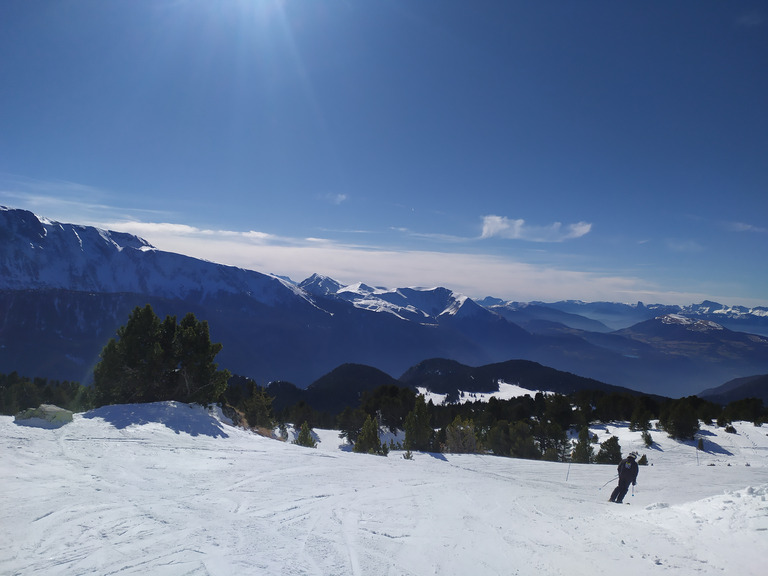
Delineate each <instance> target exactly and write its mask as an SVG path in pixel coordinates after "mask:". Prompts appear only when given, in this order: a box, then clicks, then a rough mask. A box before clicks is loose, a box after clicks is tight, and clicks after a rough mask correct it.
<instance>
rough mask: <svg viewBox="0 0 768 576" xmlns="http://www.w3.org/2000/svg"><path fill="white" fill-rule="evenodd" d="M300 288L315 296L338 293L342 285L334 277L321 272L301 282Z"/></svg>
mask: <svg viewBox="0 0 768 576" xmlns="http://www.w3.org/2000/svg"><path fill="white" fill-rule="evenodd" d="M299 288H301V289H302V290H305V291H306V292H309V293H310V294H313V295H315V296H330V295H333V294H336V293H337V292H338V291H339V290H340V289H341V288H342V285H341V284H340V283H339V282H336V280H334V279H333V278H329V277H328V276H323V275H321V274H312V276H310V277H309V278H307V279H306V280H303V281H302V282H300V283H299Z"/></svg>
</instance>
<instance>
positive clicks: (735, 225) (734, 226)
mask: <svg viewBox="0 0 768 576" xmlns="http://www.w3.org/2000/svg"><path fill="white" fill-rule="evenodd" d="M725 229H726V230H730V231H731V232H754V233H757V234H766V233H768V228H765V227H763V226H755V225H753V224H747V223H746V222H727V223H726V224H725Z"/></svg>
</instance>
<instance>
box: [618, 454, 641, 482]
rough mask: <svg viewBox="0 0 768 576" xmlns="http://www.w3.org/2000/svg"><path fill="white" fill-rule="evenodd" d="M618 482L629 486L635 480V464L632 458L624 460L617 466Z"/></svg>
mask: <svg viewBox="0 0 768 576" xmlns="http://www.w3.org/2000/svg"><path fill="white" fill-rule="evenodd" d="M618 470H619V481H621V482H623V483H624V484H625V485H627V486H629V485H630V484H632V483H634V482H635V481H636V480H637V472H638V470H637V462H635V459H634V458H629V457H627V458H624V460H622V461H621V464H619V468H618Z"/></svg>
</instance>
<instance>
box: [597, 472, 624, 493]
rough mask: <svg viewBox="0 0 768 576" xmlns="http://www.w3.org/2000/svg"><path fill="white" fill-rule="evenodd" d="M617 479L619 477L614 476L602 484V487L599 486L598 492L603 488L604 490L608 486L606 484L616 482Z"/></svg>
mask: <svg viewBox="0 0 768 576" xmlns="http://www.w3.org/2000/svg"><path fill="white" fill-rule="evenodd" d="M618 477H619V475H618V474H616V476H614V477H613V478H611V479H610V480H608V482H606V483H605V484H603V485H602V486H600V490H602V489H603V488H605V487H606V486H608V484H610V483H611V482H613V481H614V480H616V478H618Z"/></svg>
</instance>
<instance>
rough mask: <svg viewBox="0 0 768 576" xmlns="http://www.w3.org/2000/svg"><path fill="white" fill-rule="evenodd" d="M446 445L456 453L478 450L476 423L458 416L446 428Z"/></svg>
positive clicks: (471, 452)
mask: <svg viewBox="0 0 768 576" xmlns="http://www.w3.org/2000/svg"><path fill="white" fill-rule="evenodd" d="M445 447H446V450H448V452H453V453H454V454H473V453H475V452H477V451H478V445H477V437H476V436H475V424H474V422H472V420H469V419H467V420H464V419H462V418H461V416H456V418H454V420H453V422H452V423H451V424H449V425H448V426H447V427H446V428H445Z"/></svg>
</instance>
